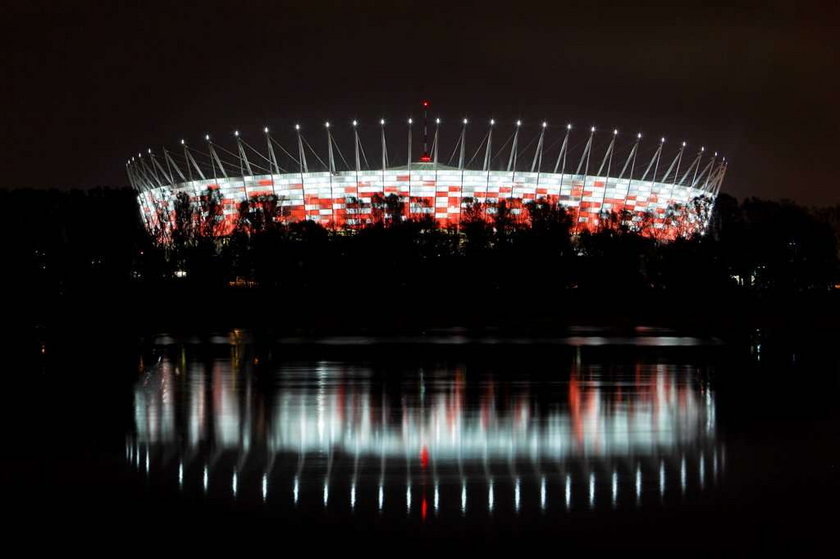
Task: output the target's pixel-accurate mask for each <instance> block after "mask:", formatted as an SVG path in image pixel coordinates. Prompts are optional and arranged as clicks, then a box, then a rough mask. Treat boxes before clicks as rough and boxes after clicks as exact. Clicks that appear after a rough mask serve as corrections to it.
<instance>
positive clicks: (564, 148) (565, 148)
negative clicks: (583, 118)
mask: <svg viewBox="0 0 840 559" xmlns="http://www.w3.org/2000/svg"><path fill="white" fill-rule="evenodd" d="M571 132H572V125H571V124H567V125H566V135H565V136H563V144H562V145H561V146H560V153H558V154H557V162H556V163H555V164H554V174H557V168H558V167H560V165H561V163H562V165H563V166H562V168H561V169H560V187H559V188H558V190H557V203H558V204H559V203H560V196H562V195H563V179H564V178H565V177H566V156H567V155H568V154H569V134H571Z"/></svg>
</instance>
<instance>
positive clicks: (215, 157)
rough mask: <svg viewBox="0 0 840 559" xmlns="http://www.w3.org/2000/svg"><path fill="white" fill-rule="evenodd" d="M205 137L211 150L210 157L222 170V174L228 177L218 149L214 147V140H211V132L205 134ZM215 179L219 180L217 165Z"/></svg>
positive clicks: (214, 171)
mask: <svg viewBox="0 0 840 559" xmlns="http://www.w3.org/2000/svg"><path fill="white" fill-rule="evenodd" d="M204 139H205V140H207V149H209V150H210V158H211V159H212V161H214V162H215V163H216V165H218V166H219V171H221V172H222V176H223V177H224V178H228V176H227V171H225V168H224V166H223V165H222V161H221V159H219V155H218V154H217V153H216V149H215V148H214V147H213V142H212V141H210V134H207V135H206V136H204ZM213 180H217V178H216V170H215V167H214V168H213Z"/></svg>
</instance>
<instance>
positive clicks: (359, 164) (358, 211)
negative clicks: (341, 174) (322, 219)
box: [353, 120, 362, 225]
mask: <svg viewBox="0 0 840 559" xmlns="http://www.w3.org/2000/svg"><path fill="white" fill-rule="evenodd" d="M358 124H359V123H358V121H356V120H354V121H353V141H354V142H355V150H356V221H357V225H358V224H359V223H358V222H361V219H362V218H361V215H362V214H361V206H362V198H361V196H360V195H359V171H360V170H361V168H362V160H361V159H360V158H359V129H358V128H357V126H358Z"/></svg>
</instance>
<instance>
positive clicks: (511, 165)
mask: <svg viewBox="0 0 840 559" xmlns="http://www.w3.org/2000/svg"><path fill="white" fill-rule="evenodd" d="M521 126H522V121H521V120H517V121H516V131H515V132H514V133H513V143H512V144H511V146H510V157H509V158H508V166H507V170H508V173H512V174H511V176H510V200H511V202H513V189H514V183H515V182H516V157H517V155H519V154H518V153H517V148H518V147H519V128H520V127H521Z"/></svg>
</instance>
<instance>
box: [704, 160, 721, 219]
mask: <svg viewBox="0 0 840 559" xmlns="http://www.w3.org/2000/svg"><path fill="white" fill-rule="evenodd" d="M715 157H717V154H715ZM710 175H714V178H712V179H711V184H710V185H709V186H710V188H711V191H710V193H711V197H712V203H711V204H710V205H709V215H708V216H707V217H706V223H705V225H704V226H703V234H704V235H705V234H706V231H707V230H708V228H709V223H710V222H711V221H712V214H713V212H714V211H715V203H716V202H717V196H718V194H719V193H720V185H721V184H722V183H723V177H724V175H726V158H725V157H724V158H723V162H722V163H721V164H720V165H719V166H718V168H717V169H716V170H715V169H712V172H710Z"/></svg>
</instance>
